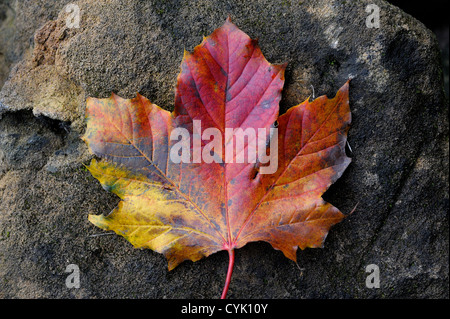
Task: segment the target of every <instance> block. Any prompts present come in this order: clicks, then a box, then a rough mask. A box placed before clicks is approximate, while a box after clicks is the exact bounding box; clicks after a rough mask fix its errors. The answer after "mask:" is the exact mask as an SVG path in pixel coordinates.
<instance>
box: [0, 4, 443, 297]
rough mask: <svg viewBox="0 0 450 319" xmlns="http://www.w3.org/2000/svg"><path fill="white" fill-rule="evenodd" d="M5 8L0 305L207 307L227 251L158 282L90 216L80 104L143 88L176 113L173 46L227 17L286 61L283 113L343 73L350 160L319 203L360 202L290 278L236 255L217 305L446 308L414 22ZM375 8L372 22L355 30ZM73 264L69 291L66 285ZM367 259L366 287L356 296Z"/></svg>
mask: <svg viewBox="0 0 450 319" xmlns="http://www.w3.org/2000/svg"><path fill="white" fill-rule="evenodd" d="M4 3H5V4H6V5H5V4H2V5H0V10H1V11H0V12H1V13H0V29H1V30H2V33H1V34H2V36H0V52H1V54H0V71H1V72H2V73H0V75H1V74H3V75H2V76H3V79H4V81H5V83H4V85H3V88H2V90H1V91H0V113H2V119H1V120H0V202H1V205H0V280H1V282H2V284H1V285H0V297H3V298H41V297H44V298H72V297H74V298H121V297H126V298H185V297H191V298H216V297H218V296H220V293H221V289H222V286H223V282H224V279H225V274H226V268H227V265H228V255H227V253H226V252H219V253H217V254H214V255H212V256H210V257H208V258H206V259H203V260H201V261H198V262H196V263H195V264H194V263H192V262H184V263H182V264H181V265H180V266H178V267H177V268H176V269H175V270H173V271H171V272H168V271H167V263H166V261H165V259H164V257H163V256H162V255H160V254H157V253H154V252H152V251H144V250H136V249H133V248H132V246H131V245H130V244H129V243H128V242H126V241H125V240H124V239H123V238H121V237H118V236H116V235H109V234H108V233H105V232H103V231H101V230H99V229H97V228H95V227H94V226H93V225H91V224H90V223H89V222H88V221H87V215H88V214H98V213H105V212H109V211H110V210H112V209H113V208H114V207H115V205H116V204H117V202H118V199H117V198H116V197H115V196H113V195H111V194H109V193H107V192H105V191H104V190H103V189H102V187H101V186H100V184H99V183H98V182H97V181H96V180H95V179H94V178H93V177H92V176H91V175H90V173H89V172H87V171H86V169H85V168H84V166H83V165H82V164H83V163H84V164H87V163H88V162H89V159H90V155H89V154H88V152H87V148H86V146H85V145H84V143H83V142H82V141H81V140H80V139H79V136H80V134H82V132H83V130H84V109H85V106H86V105H85V98H86V97H87V96H94V97H107V96H109V95H110V93H111V91H113V92H115V93H117V94H119V95H120V96H122V97H125V98H130V97H134V96H135V94H136V92H139V93H141V94H142V95H144V96H146V97H148V98H149V99H150V100H151V101H152V102H154V103H156V104H158V105H160V106H161V107H163V108H165V109H168V110H171V109H172V106H173V100H174V86H175V83H176V77H177V74H178V72H179V65H180V62H181V59H182V56H183V49H184V48H186V49H187V50H192V49H193V47H194V46H195V45H197V44H199V43H200V42H201V40H202V36H203V35H205V36H206V35H208V34H210V33H211V32H212V31H213V30H214V29H215V28H217V27H219V26H220V25H221V24H222V23H223V22H224V21H225V19H226V17H227V16H231V18H232V20H233V22H234V23H235V24H237V25H238V27H239V28H241V29H242V30H243V31H244V32H246V33H247V34H249V35H250V36H251V37H252V38H258V39H259V43H260V46H261V48H262V51H263V53H264V55H265V56H266V58H267V59H268V60H269V61H270V62H272V63H282V62H288V67H287V71H286V84H285V88H284V91H283V99H282V101H281V105H280V107H281V112H284V111H286V110H287V109H288V108H289V107H291V106H293V105H296V104H298V103H300V102H302V101H303V100H305V99H306V98H307V97H308V96H310V95H312V93H313V90H312V87H313V88H314V94H315V96H319V95H323V94H326V95H328V96H330V97H332V96H334V94H335V92H336V91H337V89H338V88H339V87H340V86H341V85H342V84H343V83H344V82H345V81H346V80H347V79H348V78H352V81H351V82H350V105H351V109H352V115H353V122H352V127H351V129H350V132H349V143H350V146H351V151H350V149H349V150H348V152H349V155H350V156H351V157H352V158H353V161H352V163H351V164H350V166H349V168H348V169H347V171H346V172H345V173H344V175H343V176H342V178H341V179H340V180H339V181H338V182H337V183H336V184H334V185H333V186H332V187H331V188H330V189H329V190H328V192H327V193H326V194H325V196H324V197H325V199H327V200H328V201H330V202H331V203H333V204H334V205H335V206H336V207H338V208H340V209H341V210H342V211H343V212H347V213H348V212H350V211H351V210H352V209H353V208H354V207H355V205H356V204H358V206H357V208H356V210H355V211H354V212H353V213H352V214H351V215H349V216H348V217H347V218H346V219H345V220H344V221H343V222H342V223H340V224H338V225H337V226H335V227H334V228H333V229H332V230H331V231H330V233H329V236H328V238H327V240H326V242H325V248H324V249H306V250H304V251H299V252H298V266H299V267H297V265H295V264H294V263H292V262H291V261H289V260H288V259H286V258H285V257H284V256H283V255H282V253H281V252H279V251H275V250H273V249H272V248H271V247H270V245H268V244H266V243H251V244H248V245H246V246H245V247H243V248H242V249H239V250H238V251H237V252H236V265H235V271H234V274H233V278H232V282H231V285H230V290H229V295H228V296H229V297H230V298H259V297H261V298H404V297H407V298H448V297H449V290H448V284H449V278H448V275H449V268H448V257H449V245H448V242H449V236H448V234H449V229H448V225H449V222H448V210H449V196H448V188H449V183H448V177H449V176H448V157H449V153H448V149H449V147H448V146H449V142H448V136H449V134H448V101H447V100H446V98H445V94H444V90H443V76H442V69H441V64H440V56H439V47H438V44H437V42H436V39H435V36H434V35H433V34H432V33H431V32H430V31H429V30H428V29H426V28H425V27H424V26H423V25H422V24H421V23H420V22H418V21H417V20H415V19H414V18H412V17H411V16H409V15H407V14H406V13H404V12H402V11H401V10H400V9H398V8H396V7H394V6H392V5H390V4H388V3H387V2H385V1H381V0H371V1H343V0H335V1H331V0H330V1H290V0H279V1H269V0H267V1H264V0H257V1H251V2H250V1H246V2H242V1H226V2H224V1H197V2H191V1H169V0H167V1H162V0H158V1H145V2H144V1H137V0H136V1H134V0H133V1H126V2H125V1H109V2H108V4H107V5H106V4H101V3H100V2H97V1H92V0H80V1H75V2H74V4H77V5H78V6H79V8H80V9H81V20H80V28H68V27H67V24H66V18H67V16H68V13H66V12H65V10H64V8H65V5H66V4H67V2H66V1H44V0H41V1H12V0H11V1H5V2H4ZM371 3H374V4H376V5H378V6H379V8H380V14H381V19H380V27H379V28H368V27H367V26H366V18H367V16H368V15H369V13H367V12H366V10H365V9H366V6H367V5H368V4H371ZM5 21H8V23H5ZM3 31H4V32H6V33H4V32H3ZM3 34H8V36H6V37H4V36H3ZM11 43H14V45H10V44H11ZM5 74H8V76H6V75H5ZM0 80H1V78H0ZM0 83H1V82H0ZM280 209H282V207H280ZM69 264H77V265H78V266H79V267H80V271H81V286H80V288H79V289H68V288H67V287H66V286H65V280H66V277H67V275H68V274H67V273H65V269H66V266H67V265H69ZM370 264H375V265H377V266H378V267H379V269H380V280H381V281H380V288H379V289H376V288H375V289H369V288H367V287H366V284H365V283H366V277H367V276H368V275H369V273H366V266H368V265H370ZM299 268H300V269H299Z"/></svg>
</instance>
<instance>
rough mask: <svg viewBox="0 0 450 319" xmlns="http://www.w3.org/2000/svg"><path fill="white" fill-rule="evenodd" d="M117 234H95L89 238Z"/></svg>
mask: <svg viewBox="0 0 450 319" xmlns="http://www.w3.org/2000/svg"><path fill="white" fill-rule="evenodd" d="M114 234H115V233H114V232H113V231H112V232H109V233H100V234H93V235H89V236H88V237H99V236H106V235H114Z"/></svg>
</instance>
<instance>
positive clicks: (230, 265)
mask: <svg viewBox="0 0 450 319" xmlns="http://www.w3.org/2000/svg"><path fill="white" fill-rule="evenodd" d="M228 256H229V258H230V259H229V263H228V271H227V278H226V279H225V287H223V292H222V296H221V297H220V299H225V298H226V297H227V292H228V287H229V286H230V281H231V275H232V274H233V268H234V249H232V248H231V249H228Z"/></svg>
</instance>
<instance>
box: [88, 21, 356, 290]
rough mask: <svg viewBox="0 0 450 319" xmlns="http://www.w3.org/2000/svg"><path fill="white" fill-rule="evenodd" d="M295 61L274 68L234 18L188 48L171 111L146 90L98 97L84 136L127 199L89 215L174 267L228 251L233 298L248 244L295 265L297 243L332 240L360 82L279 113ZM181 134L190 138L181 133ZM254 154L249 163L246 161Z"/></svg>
mask: <svg viewBox="0 0 450 319" xmlns="http://www.w3.org/2000/svg"><path fill="white" fill-rule="evenodd" d="M285 67H286V65H285V64H284V65H272V64H270V63H269V62H268V61H267V60H266V59H265V58H264V56H263V54H262V52H261V50H260V48H259V46H258V44H257V41H256V40H252V39H250V38H249V37H248V36H247V35H246V34H245V33H244V32H242V31H241V30H239V29H238V28H237V27H236V26H235V25H234V24H233V23H232V22H231V21H230V20H229V19H227V21H226V22H225V24H224V25H223V26H222V27H220V28H218V29H216V30H215V31H214V32H213V33H212V34H211V35H210V36H209V37H206V38H204V39H203V42H202V43H201V44H200V45H198V46H197V47H195V48H194V50H193V53H189V52H185V54H184V57H183V61H182V63H181V72H180V74H179V76H178V80H177V86H176V96H175V109H174V111H173V112H172V113H170V112H168V111H165V110H163V109H161V108H160V107H158V106H156V105H155V104H152V103H151V102H150V101H149V100H148V99H146V98H145V97H143V96H141V95H139V94H137V97H135V98H133V99H123V98H121V97H119V96H117V95H115V94H112V96H111V97H110V98H106V99H96V98H88V100H87V110H86V117H87V129H86V132H85V135H84V136H83V140H84V141H85V142H86V143H87V145H88V147H89V150H90V151H91V152H92V153H93V154H95V155H97V156H98V157H100V158H101V160H100V161H97V160H95V159H94V160H92V162H91V164H90V166H89V167H88V169H89V171H90V172H91V173H92V175H93V176H94V177H95V178H97V179H98V180H99V181H100V183H101V184H102V186H103V187H104V188H105V189H106V190H108V191H111V192H113V193H115V194H116V195H118V196H119V197H120V198H121V199H122V200H121V201H120V202H119V204H118V206H117V207H116V208H115V209H114V210H113V211H112V212H111V213H110V214H109V215H107V216H105V215H90V216H89V220H90V221H91V222H92V223H93V224H94V225H96V226H98V227H100V228H102V229H105V230H112V231H114V232H116V233H117V234H119V235H121V236H123V237H125V238H126V239H127V240H128V241H129V242H131V243H132V244H133V245H134V246H135V247H136V248H149V249H152V250H154V251H157V252H159V253H162V254H164V255H165V256H166V258H167V259H168V266H169V270H171V269H173V268H174V267H176V266H177V265H178V264H179V263H180V262H182V261H183V260H186V259H189V260H192V261H197V260H199V259H201V258H203V257H206V256H208V255H210V254H212V253H215V252H217V251H221V250H227V251H228V253H229V257H230V262H229V269H228V273H227V277H226V281H225V288H224V291H223V293H222V297H225V296H226V293H227V290H228V286H229V283H230V278H231V274H232V270H233V265H234V250H235V249H237V248H240V247H242V246H244V245H245V244H247V243H248V242H253V241H266V242H268V243H270V244H271V245H272V246H273V248H275V249H279V250H281V251H282V252H283V253H284V255H285V256H286V257H287V258H289V259H291V260H293V261H296V251H297V248H298V247H300V248H301V249H304V248H306V247H322V245H323V242H324V240H325V237H326V235H327V233H328V231H329V229H330V227H331V226H333V225H335V224H336V223H338V222H340V221H341V220H342V219H343V218H344V215H343V214H342V213H341V212H340V211H339V210H338V209H337V208H336V207H334V206H333V205H331V204H329V203H327V202H325V201H324V200H323V199H322V197H321V196H322V194H323V193H324V192H325V191H326V190H327V189H328V187H329V186H330V185H331V184H332V183H334V182H335V181H336V180H337V179H338V178H339V177H340V176H341V175H342V173H343V172H344V170H345V169H346V167H347V166H348V165H349V163H350V158H348V157H347V156H346V154H345V143H346V140H347V131H348V128H349V124H350V121H351V114H350V108H349V101H348V87H349V85H348V81H347V83H345V84H344V86H343V87H342V88H341V89H340V90H339V91H338V92H337V94H336V96H335V97H334V98H333V99H328V98H327V97H326V96H321V97H318V98H317V99H315V100H314V101H312V102H310V101H309V99H308V100H306V101H305V102H303V103H301V104H299V105H297V106H294V107H292V108H290V109H289V110H288V111H287V112H286V113H285V114H283V115H281V116H279V117H278V112H279V101H280V98H281V91H282V88H283V84H284V70H285ZM276 121H277V122H278V126H276V125H274V123H275V122H276ZM198 124H201V127H199V125H198ZM208 129H209V131H208ZM230 129H231V132H234V133H235V132H236V131H235V129H241V130H242V131H241V133H242V132H245V133H248V134H247V135H246V138H244V139H243V140H242V141H241V149H239V150H238V149H236V150H235V151H233V148H231V150H232V151H233V152H232V153H231V155H230V152H229V150H230V149H229V148H228V147H229V146H230V145H231V146H233V145H234V142H236V145H237V144H238V142H237V140H236V138H237V137H236V136H237V135H236V136H235V135H233V134H231V135H230V134H229V132H230ZM177 130H178V131H177ZM174 131H175V132H178V133H180V134H181V133H183V132H184V133H187V135H186V134H185V135H183V134H181V137H182V138H181V140H180V139H179V137H180V135H178V136H176V137H177V138H175V139H174V138H173V136H172V135H173V132H174ZM252 132H254V133H261V134H260V135H259V136H256V135H255V134H253V135H252V134H250V133H252ZM261 135H262V136H261ZM211 137H213V139H211ZM199 138H200V140H199ZM210 140H213V141H212V142H210V143H207V141H210ZM183 141H184V142H183ZM255 141H257V142H258V143H257V146H258V148H257V149H258V155H261V156H258V159H257V160H256V161H255V157H256V156H251V152H252V151H255V150H256V148H255V143H254V142H255ZM183 143H184V144H183ZM183 146H187V147H183ZM180 151H181V155H180ZM246 151H247V160H244V161H242V160H238V158H239V156H241V155H242V153H244V154H245V152H246ZM186 152H189V153H188V154H186ZM268 153H269V155H268ZM186 155H188V156H186ZM264 155H265V156H266V157H264ZM177 156H178V157H177ZM199 156H200V159H199ZM174 158H177V159H178V160H174ZM180 158H181V160H180ZM244 159H245V157H244ZM264 159H265V160H264ZM267 159H269V161H268V160H267ZM273 164H275V165H273ZM270 167H272V168H270ZM267 172H269V173H267Z"/></svg>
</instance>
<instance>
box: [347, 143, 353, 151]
mask: <svg viewBox="0 0 450 319" xmlns="http://www.w3.org/2000/svg"><path fill="white" fill-rule="evenodd" d="M347 146H348V149H349V150H350V153H353V151H352V148H351V147H350V143H349V142H348V141H347Z"/></svg>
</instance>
